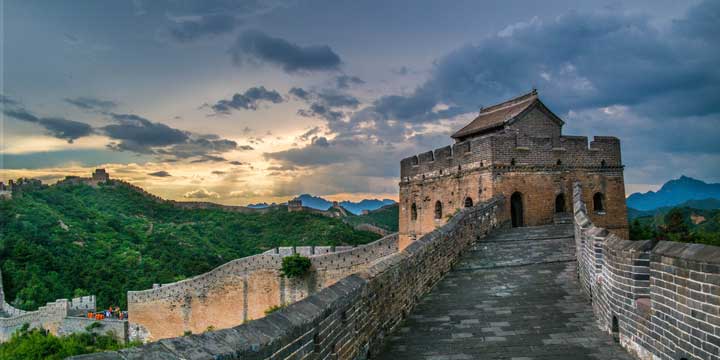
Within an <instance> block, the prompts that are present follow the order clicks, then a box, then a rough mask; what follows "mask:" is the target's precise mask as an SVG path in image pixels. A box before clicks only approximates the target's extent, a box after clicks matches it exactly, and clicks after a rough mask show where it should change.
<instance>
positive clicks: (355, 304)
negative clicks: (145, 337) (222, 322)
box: [76, 199, 502, 359]
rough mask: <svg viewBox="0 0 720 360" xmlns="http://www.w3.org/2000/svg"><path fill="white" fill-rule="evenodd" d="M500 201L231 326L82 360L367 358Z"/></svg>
mask: <svg viewBox="0 0 720 360" xmlns="http://www.w3.org/2000/svg"><path fill="white" fill-rule="evenodd" d="M501 206H502V200H499V199H494V200H491V201H488V202H486V203H483V204H481V205H480V206H475V207H472V208H467V209H463V210H461V211H460V212H459V214H457V216H454V217H453V218H452V219H451V220H450V221H449V222H448V223H447V224H445V225H444V226H442V227H440V228H438V229H436V230H435V231H433V232H430V233H428V234H426V235H425V236H423V237H422V238H420V239H418V240H417V241H415V242H413V243H412V244H410V245H409V246H408V247H407V248H406V249H405V250H404V251H401V252H396V253H394V254H392V255H390V256H386V257H383V258H382V259H379V260H378V261H376V262H374V263H373V264H372V265H371V266H369V267H368V268H367V269H365V270H363V271H361V272H359V273H357V274H353V275H350V276H347V277H344V278H343V279H341V280H339V281H338V282H336V283H335V284H333V285H331V286H329V287H327V288H325V289H323V290H321V291H319V292H318V293H315V294H313V295H311V296H308V297H307V298H305V299H304V300H302V301H299V302H297V303H294V304H292V305H290V306H288V307H287V308H285V309H282V310H279V311H277V312H274V313H272V314H270V315H268V316H266V317H264V318H262V319H259V320H255V321H250V322H248V323H246V324H244V325H241V326H236V327H233V328H230V329H224V330H219V331H213V332H207V333H204V334H198V335H191V336H184V337H177V338H172V339H164V340H160V341H158V342H155V343H150V344H147V345H144V346H140V347H137V348H132V349H127V350H122V351H119V352H109V353H101V354H89V355H83V356H78V357H76V359H145V358H156V359H171V358H173V359H174V358H186V359H365V358H368V357H370V356H372V355H373V354H377V353H378V352H379V351H380V350H381V349H382V345H383V342H384V339H385V338H386V337H387V336H389V335H390V334H391V333H392V331H393V330H394V329H395V327H396V326H397V325H398V324H399V322H400V321H401V320H402V319H403V317H405V316H406V315H407V314H408V313H409V312H410V310H411V309H412V308H413V307H414V306H415V304H417V302H418V300H419V299H420V297H421V296H422V295H423V294H425V293H427V292H428V291H430V289H431V288H432V287H433V286H434V285H435V283H437V281H438V280H440V279H441V278H442V277H443V275H444V274H445V273H447V272H448V271H449V270H450V268H451V267H452V266H453V264H454V263H456V262H457V260H458V258H459V256H460V255H461V254H462V253H463V251H464V250H465V249H467V248H468V247H469V245H470V244H471V243H472V242H474V241H475V240H477V239H479V238H481V237H483V236H485V235H486V234H487V233H488V232H489V231H491V230H492V229H493V228H495V227H497V226H499V225H500V224H499V218H498V216H497V214H498V212H499V209H500V208H501Z"/></svg>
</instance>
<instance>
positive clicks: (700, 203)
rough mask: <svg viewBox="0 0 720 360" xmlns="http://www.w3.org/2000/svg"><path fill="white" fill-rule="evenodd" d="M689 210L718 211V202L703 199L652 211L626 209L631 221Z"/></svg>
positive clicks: (719, 201)
mask: <svg viewBox="0 0 720 360" xmlns="http://www.w3.org/2000/svg"><path fill="white" fill-rule="evenodd" d="M676 207H677V208H689V209H696V210H714V209H720V200H718V199H703V200H688V201H686V202H684V203H682V204H678V205H675V206H663V207H659V208H657V209H652V210H638V209H633V208H631V207H628V219H629V220H633V219H636V218H639V217H643V216H655V215H657V214H666V213H667V212H669V211H670V210H671V209H673V208H676Z"/></svg>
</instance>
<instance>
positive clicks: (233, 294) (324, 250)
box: [127, 234, 398, 341]
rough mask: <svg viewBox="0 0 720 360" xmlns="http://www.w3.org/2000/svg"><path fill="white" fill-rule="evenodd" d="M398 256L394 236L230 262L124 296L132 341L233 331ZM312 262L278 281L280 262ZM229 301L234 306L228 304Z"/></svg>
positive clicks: (288, 249)
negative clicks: (297, 257)
mask: <svg viewBox="0 0 720 360" xmlns="http://www.w3.org/2000/svg"><path fill="white" fill-rule="evenodd" d="M397 251H398V236H397V234H393V235H388V236H385V237H383V238H381V239H379V240H376V241H374V242H372V243H369V244H366V245H362V246H357V247H348V246H338V247H329V246H317V247H315V246H298V247H282V248H275V249H271V250H269V251H266V252H265V253H262V254H258V255H253V256H248V257H244V258H240V259H235V260H232V261H230V262H228V263H225V264H223V265H220V266H218V267H216V268H215V269H212V270H210V271H208V272H206V273H204V274H200V275H197V276H194V277H192V278H189V279H185V280H182V281H178V282H174V283H169V284H162V285H160V284H158V285H156V286H154V287H153V288H152V289H147V290H141V291H129V292H128V295H127V296H128V312H129V316H130V321H131V324H130V331H131V333H133V334H135V335H134V336H133V337H132V339H133V340H143V341H147V340H158V339H163V338H167V337H172V336H180V335H182V334H183V333H184V332H185V331H192V332H202V331H205V329H206V328H207V327H208V326H212V327H214V328H216V329H222V328H227V327H231V326H236V325H238V324H241V323H243V322H245V321H247V320H249V319H257V318H260V317H263V316H264V315H265V314H264V312H265V310H267V309H268V308H271V307H273V306H281V305H286V304H290V303H293V302H296V301H299V300H301V299H303V298H305V297H307V296H309V295H311V294H312V293H315V292H316V291H319V290H320V289H323V288H325V287H328V286H331V285H332V284H334V283H336V282H337V281H339V280H341V279H342V278H344V277H346V276H348V275H350V274H353V273H356V272H359V271H362V270H363V269H365V268H367V267H368V266H369V264H371V263H372V262H374V261H376V260H377V259H380V258H383V257H385V256H388V255H391V254H394V253H396V252H397ZM293 253H298V254H303V255H306V256H308V257H309V258H310V261H311V268H312V269H313V271H312V272H311V275H310V276H307V277H305V278H301V279H293V278H286V277H284V276H282V275H281V268H282V258H283V257H285V256H289V255H292V254H293ZM228 299H232V300H228Z"/></svg>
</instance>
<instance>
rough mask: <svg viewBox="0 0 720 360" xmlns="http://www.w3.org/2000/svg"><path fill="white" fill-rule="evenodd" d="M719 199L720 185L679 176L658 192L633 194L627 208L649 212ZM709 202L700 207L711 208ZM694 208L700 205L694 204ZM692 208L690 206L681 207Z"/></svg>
mask: <svg viewBox="0 0 720 360" xmlns="http://www.w3.org/2000/svg"><path fill="white" fill-rule="evenodd" d="M706 199H720V184H708V183H706V182H704V181H701V180H697V179H693V178H691V177H687V176H684V175H683V176H681V177H680V178H679V179H675V180H670V181H668V182H666V183H665V184H664V185H663V186H662V187H661V188H660V190H658V191H648V192H646V193H644V194H641V193H634V194H632V195H630V196H629V197H628V198H627V206H628V207H629V208H633V209H635V210H640V211H649V210H654V209H657V208H661V207H668V206H676V205H680V204H683V203H685V202H688V201H691V200H706ZM710 204H712V203H711V202H707V203H704V204H702V206H705V207H707V206H711V205H710ZM694 205H696V206H698V205H700V204H694ZM683 206H688V207H694V206H692V205H687V204H686V205H683Z"/></svg>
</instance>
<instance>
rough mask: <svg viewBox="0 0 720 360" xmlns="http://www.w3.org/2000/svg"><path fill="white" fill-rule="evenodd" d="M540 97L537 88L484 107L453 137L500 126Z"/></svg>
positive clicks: (460, 136)
mask: <svg viewBox="0 0 720 360" xmlns="http://www.w3.org/2000/svg"><path fill="white" fill-rule="evenodd" d="M537 99H538V94H537V91H536V90H533V91H531V92H529V93H527V94H524V95H521V96H518V97H516V98H513V99H510V100H508V101H505V102H501V103H499V104H496V105H493V106H490V107H486V108H483V109H482V110H480V114H479V115H478V117H476V118H475V120H473V121H472V122H470V123H469V124H467V125H466V126H465V127H464V128H462V129H460V130H458V131H457V132H456V133H455V134H453V135H452V137H453V138H456V139H457V138H462V137H466V136H469V135H473V134H476V133H479V132H482V131H484V130H488V129H492V128H496V127H500V126H502V125H503V124H505V123H506V122H508V121H510V120H511V119H513V118H514V117H516V116H518V115H519V114H520V113H522V112H523V111H525V109H527V108H528V107H530V106H531V105H532V104H533V103H535V101H536V100H537Z"/></svg>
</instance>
